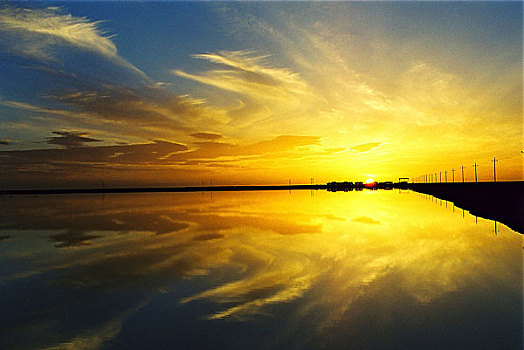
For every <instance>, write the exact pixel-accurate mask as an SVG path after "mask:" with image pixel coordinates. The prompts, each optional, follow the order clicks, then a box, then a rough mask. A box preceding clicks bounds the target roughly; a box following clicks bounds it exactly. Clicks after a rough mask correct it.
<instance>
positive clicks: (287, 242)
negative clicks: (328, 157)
mask: <svg viewBox="0 0 524 350" xmlns="http://www.w3.org/2000/svg"><path fill="white" fill-rule="evenodd" d="M0 206H1V211H0V323H1V325H0V326H1V331H0V332H1V337H0V348H1V349H520V348H521V346H522V327H523V324H522V306H523V302H522V279H523V277H522V272H523V268H522V235H521V234H519V233H517V232H515V231H512V230H511V229H509V228H508V227H506V226H505V225H503V224H500V223H496V222H494V221H490V220H485V219H482V218H476V217H474V216H471V215H470V214H469V213H468V212H467V211H466V212H464V211H463V210H461V209H460V208H457V207H454V205H453V204H452V203H450V202H445V201H441V200H438V199H435V198H433V197H431V196H427V195H422V194H418V193H415V192H410V191H398V190H392V191H383V190H379V191H368V190H365V191H352V192H347V193H341V192H337V193H330V192H326V191H292V192H288V191H267V192H264V191H261V192H215V193H209V192H206V193H169V194H162V193H156V194H112V195H49V196H37V197H35V196H33V197H30V196H27V197H26V196H20V197H16V196H14V197H12V198H9V197H1V198H0Z"/></svg>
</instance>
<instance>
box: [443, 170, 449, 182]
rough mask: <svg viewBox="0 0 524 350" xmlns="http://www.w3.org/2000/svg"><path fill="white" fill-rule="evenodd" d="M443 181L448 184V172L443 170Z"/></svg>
mask: <svg viewBox="0 0 524 350" xmlns="http://www.w3.org/2000/svg"><path fill="white" fill-rule="evenodd" d="M444 181H446V183H448V171H447V170H444Z"/></svg>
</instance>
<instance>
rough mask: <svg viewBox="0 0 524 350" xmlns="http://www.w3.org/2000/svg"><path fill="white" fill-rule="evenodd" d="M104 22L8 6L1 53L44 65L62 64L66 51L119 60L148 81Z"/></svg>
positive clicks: (1, 14) (1, 19)
mask: <svg viewBox="0 0 524 350" xmlns="http://www.w3.org/2000/svg"><path fill="white" fill-rule="evenodd" d="M99 25H100V22H93V21H90V20H89V19H88V18H85V17H75V16H72V15H70V14H65V13H62V11H61V10H60V8H57V7H48V8H45V9H29V8H18V7H10V6H6V7H4V8H2V9H0V31H1V32H2V33H3V35H2V36H1V38H0V49H1V51H3V52H6V53H10V54H13V55H16V56H24V57H28V58H31V59H35V60H37V61H41V62H47V63H48V62H58V61H59V59H58V57H57V54H58V53H59V51H60V50H61V49H63V48H64V47H69V48H75V49H79V50H82V51H89V52H91V53H94V54H97V55H101V56H104V57H106V58H109V59H112V60H115V61H116V62H117V63H118V64H119V65H122V66H125V67H126V68H128V69H131V70H133V71H134V72H135V73H138V74H140V75H141V76H142V77H144V78H145V74H144V73H143V72H141V71H140V70H139V69H138V68H137V67H135V66H134V65H132V64H131V63H129V62H127V61H126V60H125V59H123V58H122V57H120V56H119V55H118V52H117V48H116V45H115V44H114V43H113V42H112V41H111V37H110V36H108V35H107V33H106V32H104V31H103V30H101V29H100V27H99Z"/></svg>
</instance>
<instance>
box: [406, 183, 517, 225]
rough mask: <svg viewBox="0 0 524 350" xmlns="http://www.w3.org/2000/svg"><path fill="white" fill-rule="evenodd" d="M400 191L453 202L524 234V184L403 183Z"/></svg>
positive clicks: (474, 213) (473, 213) (472, 212)
mask: <svg viewBox="0 0 524 350" xmlns="http://www.w3.org/2000/svg"><path fill="white" fill-rule="evenodd" d="M397 186H398V187H400V188H409V189H411V190H413V191H416V192H420V193H426V194H430V195H432V196H434V197H436V198H439V199H442V200H446V201H449V202H453V203H454V204H455V206H457V207H460V208H462V209H464V210H467V211H469V212H470V213H471V214H472V215H475V216H479V217H482V218H485V219H490V220H496V221H500V222H502V223H503V224H505V225H507V226H508V227H510V228H511V229H512V230H515V231H518V232H520V233H524V205H523V204H524V182H522V181H514V182H513V181H512V182H466V183H427V184H425V183H409V184H408V183H403V184H397Z"/></svg>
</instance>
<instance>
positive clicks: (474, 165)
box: [473, 162, 479, 182]
mask: <svg viewBox="0 0 524 350" xmlns="http://www.w3.org/2000/svg"><path fill="white" fill-rule="evenodd" d="M478 166H479V165H478V164H477V163H476V162H475V164H473V167H474V168H475V182H477V167H478Z"/></svg>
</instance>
